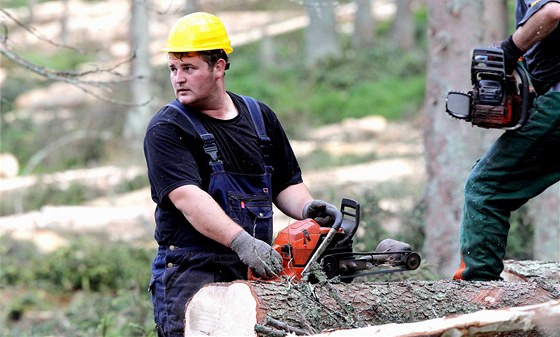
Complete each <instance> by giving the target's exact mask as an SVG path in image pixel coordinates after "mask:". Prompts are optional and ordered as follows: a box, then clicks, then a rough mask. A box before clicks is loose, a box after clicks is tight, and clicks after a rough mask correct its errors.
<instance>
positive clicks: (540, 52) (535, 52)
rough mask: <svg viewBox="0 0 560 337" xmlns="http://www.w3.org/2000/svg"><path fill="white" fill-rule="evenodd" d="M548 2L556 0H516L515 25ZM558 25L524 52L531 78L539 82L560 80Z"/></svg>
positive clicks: (521, 23) (559, 30) (520, 23)
mask: <svg viewBox="0 0 560 337" xmlns="http://www.w3.org/2000/svg"><path fill="white" fill-rule="evenodd" d="M548 2H560V1H557V0H540V1H535V0H518V1H517V6H516V12H515V18H516V21H517V26H518V27H519V26H522V25H523V24H525V22H526V21H527V20H529V18H530V17H531V16H532V15H533V14H535V12H537V11H538V10H539V9H541V8H542V7H543V6H544V5H545V4H547V3H548ZM559 51H560V26H558V27H556V29H555V30H554V31H553V32H552V33H551V34H550V35H548V36H547V37H546V38H544V39H543V40H542V41H540V42H538V43H537V44H536V45H534V46H533V47H532V48H531V49H529V50H528V51H527V52H526V53H525V60H526V62H527V67H528V70H529V73H530V74H531V77H532V80H533V81H535V82H538V83H534V84H541V83H547V84H548V85H551V84H555V83H557V82H559V81H560V52H559Z"/></svg>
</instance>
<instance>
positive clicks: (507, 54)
mask: <svg viewBox="0 0 560 337" xmlns="http://www.w3.org/2000/svg"><path fill="white" fill-rule="evenodd" d="M500 48H502V50H503V51H504V61H505V62H504V63H505V66H506V74H507V75H511V74H513V71H514V70H515V67H516V66H517V62H518V61H519V58H520V57H521V56H523V54H524V52H523V51H522V50H521V49H519V48H518V47H517V46H516V45H515V42H513V35H510V36H509V37H508V38H507V39H506V40H503V41H502V43H501V44H500Z"/></svg>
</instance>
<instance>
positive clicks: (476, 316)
mask: <svg viewBox="0 0 560 337" xmlns="http://www.w3.org/2000/svg"><path fill="white" fill-rule="evenodd" d="M558 320H560V301H550V302H547V303H543V304H536V305H530V306H525V307H520V308H508V309H503V310H482V311H478V312H475V313H472V314H466V315H461V316H457V317H443V318H438V319H432V320H428V321H424V322H418V323H407V324H386V325H378V326H372V327H367V328H361V329H351V330H336V331H333V332H327V333H324V334H320V335H314V337H327V336H328V337H353V336H368V337H377V336H379V337H411V336H424V337H426V336H442V337H444V336H480V337H483V336H502V337H503V336H516V337H518V336H547V337H551V336H558V334H559V333H560V331H559V329H558V324H557V322H558Z"/></svg>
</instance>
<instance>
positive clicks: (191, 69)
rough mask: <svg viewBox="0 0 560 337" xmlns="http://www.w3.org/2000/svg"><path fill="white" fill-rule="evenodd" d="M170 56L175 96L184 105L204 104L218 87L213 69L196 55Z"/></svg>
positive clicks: (170, 69) (170, 75)
mask: <svg viewBox="0 0 560 337" xmlns="http://www.w3.org/2000/svg"><path fill="white" fill-rule="evenodd" d="M180 57H181V58H179V57H178V55H177V54H172V53H170V54H168V57H167V60H168V62H167V63H168V67H169V77H170V79H171V85H172V86H173V90H174V91H175V96H176V97H177V99H178V100H179V102H181V103H182V104H184V105H191V106H196V105H198V104H203V101H204V100H205V99H206V98H208V97H209V96H210V95H211V94H212V92H213V90H214V89H215V87H216V78H215V76H214V72H213V68H209V67H208V64H207V63H206V62H204V60H203V59H202V58H200V56H198V55H197V54H196V53H191V54H182V55H181V56H180Z"/></svg>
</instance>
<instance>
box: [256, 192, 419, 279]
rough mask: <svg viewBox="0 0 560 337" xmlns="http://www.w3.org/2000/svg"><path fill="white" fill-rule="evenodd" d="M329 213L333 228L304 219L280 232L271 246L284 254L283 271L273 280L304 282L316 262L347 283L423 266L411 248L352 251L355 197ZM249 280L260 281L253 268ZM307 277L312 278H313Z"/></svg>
mask: <svg viewBox="0 0 560 337" xmlns="http://www.w3.org/2000/svg"><path fill="white" fill-rule="evenodd" d="M329 215H330V216H332V217H333V218H334V222H333V224H332V226H330V227H321V226H320V225H319V224H318V223H317V222H316V221H315V220H313V219H304V220H299V221H296V222H294V223H292V224H290V225H289V226H288V227H286V228H284V229H282V230H281V231H280V232H279V233H278V236H277V237H276V239H275V241H274V243H273V245H272V248H273V249H275V250H276V251H277V252H278V253H280V255H281V256H282V266H283V270H282V272H281V274H280V275H278V276H279V277H277V278H274V279H272V281H278V280H280V279H281V278H287V279H290V280H292V281H296V282H297V281H301V280H302V279H304V278H306V277H308V276H311V274H312V273H310V271H311V268H312V267H313V266H314V265H318V266H320V268H321V269H322V270H323V272H324V273H325V275H326V277H327V278H329V279H331V278H334V277H339V278H340V280H341V281H343V282H347V283H349V282H352V280H353V279H354V278H355V277H360V276H366V275H373V274H382V273H393V272H399V271H406V270H414V269H416V268H418V267H419V266H420V261H421V258H420V255H419V254H418V253H416V252H412V250H411V249H405V250H397V251H395V250H391V249H385V250H383V251H377V250H376V251H375V252H367V253H357V252H353V250H352V244H353V237H354V234H355V233H356V231H357V229H358V226H359V224H360V204H359V203H358V202H356V201H355V200H352V199H347V198H344V199H342V203H341V207H340V211H336V213H334V214H329ZM404 245H406V246H408V245H407V244H404ZM408 247H409V246H408ZM249 279H250V280H260V279H259V278H258V277H256V276H255V275H254V274H252V272H251V270H250V269H249ZM308 279H309V280H310V281H313V279H312V277H309V278H308Z"/></svg>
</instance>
